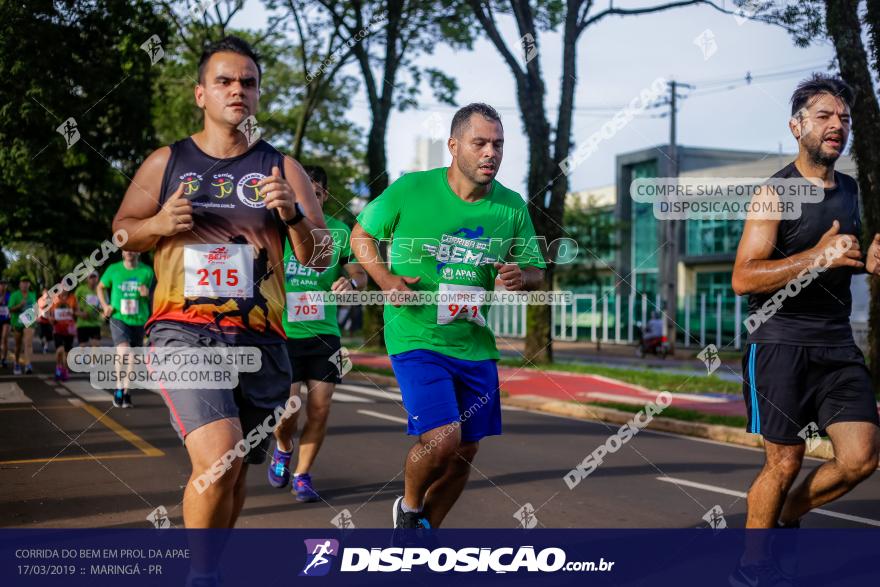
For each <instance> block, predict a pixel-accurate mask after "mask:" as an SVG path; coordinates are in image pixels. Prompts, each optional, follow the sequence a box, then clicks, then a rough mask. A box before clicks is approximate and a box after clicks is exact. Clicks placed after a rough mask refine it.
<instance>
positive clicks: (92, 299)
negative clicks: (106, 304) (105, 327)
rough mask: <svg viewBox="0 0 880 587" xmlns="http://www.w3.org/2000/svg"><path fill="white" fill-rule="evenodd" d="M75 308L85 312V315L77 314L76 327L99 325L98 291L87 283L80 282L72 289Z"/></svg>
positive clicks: (99, 305)
mask: <svg viewBox="0 0 880 587" xmlns="http://www.w3.org/2000/svg"><path fill="white" fill-rule="evenodd" d="M73 294H74V295H75V296H76V304H77V309H78V310H79V311H81V312H82V311H84V312H85V313H86V315H85V317H82V316H77V318H76V327H77V328H83V327H86V328H87V327H94V326H101V322H102V320H101V303H100V302H99V301H98V293H97V292H96V291H94V290H93V289H92V288H90V287H89V284H87V283H81V284H80V285H79V287H77V288H76V290H74V292H73Z"/></svg>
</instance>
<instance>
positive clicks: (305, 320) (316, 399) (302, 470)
mask: <svg viewBox="0 0 880 587" xmlns="http://www.w3.org/2000/svg"><path fill="white" fill-rule="evenodd" d="M303 169H304V170H305V172H306V173H307V174H308V176H309V178H310V179H311V181H312V188H314V190H315V195H316V196H317V197H318V202H320V204H321V206H322V207H323V206H324V204H325V203H326V202H327V199H328V198H329V197H330V192H328V191H327V183H328V182H327V172H326V171H324V168H323V167H320V166H317V165H305V166H303ZM324 222H325V223H326V224H327V229H328V230H329V232H330V235H331V236H332V238H333V257H332V260H331V262H330V265H329V266H328V267H327V269H326V270H324V271H323V272H321V273H318V272H317V271H315V270H313V269H310V268H308V267H306V266H304V265H302V264H300V263H299V262H298V261H297V260H296V256H295V255H293V251H292V250H291V248H290V243H289V242H288V243H287V244H285V247H284V289H285V297H286V305H285V308H284V332H285V333H286V334H287V336H288V339H287V355H288V357H289V358H290V366H291V371H292V379H291V386H290V395H291V396H294V395H296V394H299V392H300V387H301V384H302V383H305V384H306V385H307V386H308V390H309V393H308V396H307V398H304V403H305V404H306V423H305V426H303V430H302V435H301V436H300V444H299V455H298V457H299V458H298V459H297V462H296V467H295V469H294V477H293V492H294V494H295V495H296V499H297V500H298V501H316V500H318V499H320V498H319V496H318V493H317V492H316V491H315V489H314V488H313V487H312V478H311V475H310V474H309V471H310V470H311V467H312V464H313V463H314V461H315V458H316V457H317V456H318V449H319V448H320V447H321V443H322V442H324V436H325V434H326V431H327V419H328V417H329V416H330V400H331V397H332V396H333V391H334V389H335V387H336V384H337V383H339V382H340V381H341V379H342V373H343V364H344V362H345V361H346V360H347V357H346V356H345V355H344V352H343V350H342V345H341V343H340V340H339V324H338V323H337V321H336V305H335V304H324V303H322V301H321V300H319V299H315V298H316V297H317V296H319V295H321V294H322V293H324V292H330V291H333V292H336V293H340V292H343V291H347V290H353V289H363V288H364V286H365V285H366V283H367V274H366V273H365V272H364V270H363V269H362V268H361V266H360V265H358V264H357V263H352V262H351V260H350V259H349V257H350V256H351V245H350V244H349V238H350V236H351V231H350V230H349V229H348V227H347V226H346V225H345V224H343V223H342V222H340V221H339V220H336V219H335V218H332V217H331V216H328V215H327V214H325V215H324ZM343 270H344V272H345V273H346V274H347V276H346V275H343ZM309 298H312V299H309ZM298 418H299V412H297V413H296V414H295V415H294V416H292V417H290V418H285V419H284V420H282V421H281V422H279V423H278V426H276V427H275V441H276V446H275V451H274V452H273V454H272V459H271V460H270V461H269V471H268V476H269V484H270V485H272V486H273V487H277V488H281V487H285V486H286V485H287V483H288V481H290V470H291V468H290V460H291V457H292V456H293V437H294V434H295V433H296V426H297V420H298Z"/></svg>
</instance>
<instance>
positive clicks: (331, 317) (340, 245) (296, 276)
mask: <svg viewBox="0 0 880 587" xmlns="http://www.w3.org/2000/svg"><path fill="white" fill-rule="evenodd" d="M324 221H325V222H326V223H327V229H328V230H329V231H330V234H331V236H332V237H333V261H332V262H331V264H330V266H329V267H328V268H327V269H325V270H324V271H322V272H320V273H319V272H317V271H315V270H314V269H311V268H309V267H306V266H304V265H301V264H300V263H299V262H298V261H297V260H296V256H295V255H294V254H293V251H292V249H291V248H290V242H289V241H288V242H287V243H285V245H284V291H285V293H286V294H287V296H286V298H287V299H286V308H285V312H284V332H285V333H286V334H287V336H288V338H312V337H314V336H318V335H320V334H328V335H331V336H339V324H338V323H337V321H336V305H335V304H319V303H318V302H317V301H315V300H314V299H313V300H309V299H308V297H306V296H302V295H296V294H303V293H321V292H329V291H344V290H345V289H351V288H346V287H345V286H346V285H347V283H348V281H349V280H350V278H351V279H355V282H356V283H357V284H358V285H359V286H362V285H364V281H365V279H366V273H364V271H363V269H361V268H360V266H359V265H358V264H357V263H356V262H355V263H352V262H351V261H350V259H349V258H350V257H351V244H350V243H349V239H350V238H351V230H350V229H349V228H348V227H347V226H346V225H345V224H344V223H342V222H340V221H339V220H337V219H335V218H333V217H332V216H327V215H326V214H325V215H324ZM343 269H344V270H345V273H347V275H343ZM358 277H360V279H359V280H358V279H357V278H358ZM312 297H313V298H315V297H316V296H312Z"/></svg>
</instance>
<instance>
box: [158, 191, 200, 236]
mask: <svg viewBox="0 0 880 587" xmlns="http://www.w3.org/2000/svg"><path fill="white" fill-rule="evenodd" d="M192 212H193V207H192V202H190V201H189V200H188V199H187V198H185V197H184V196H183V183H181V184H180V185H178V186H177V190H175V192H174V193H173V194H171V197H170V198H168V200H167V201H166V202H165V205H164V206H162V209H161V210H159V213H158V214H156V215H155V216H154V217H153V231H154V232H155V233H156V234H158V235H160V236H163V237H164V236H173V235H175V234H177V233H179V232H184V231H186V230H192V227H193V218H192Z"/></svg>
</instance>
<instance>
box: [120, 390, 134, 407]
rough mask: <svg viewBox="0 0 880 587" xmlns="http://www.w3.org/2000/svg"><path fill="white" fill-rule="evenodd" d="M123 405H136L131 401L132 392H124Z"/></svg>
mask: <svg viewBox="0 0 880 587" xmlns="http://www.w3.org/2000/svg"><path fill="white" fill-rule="evenodd" d="M122 407H123V408H133V407H134V404H133V403H131V394H130V393H127V392H126V393H123V394H122Z"/></svg>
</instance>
